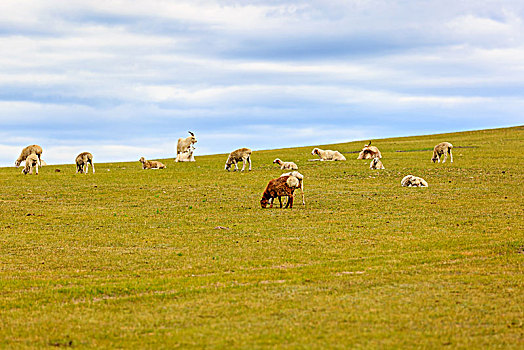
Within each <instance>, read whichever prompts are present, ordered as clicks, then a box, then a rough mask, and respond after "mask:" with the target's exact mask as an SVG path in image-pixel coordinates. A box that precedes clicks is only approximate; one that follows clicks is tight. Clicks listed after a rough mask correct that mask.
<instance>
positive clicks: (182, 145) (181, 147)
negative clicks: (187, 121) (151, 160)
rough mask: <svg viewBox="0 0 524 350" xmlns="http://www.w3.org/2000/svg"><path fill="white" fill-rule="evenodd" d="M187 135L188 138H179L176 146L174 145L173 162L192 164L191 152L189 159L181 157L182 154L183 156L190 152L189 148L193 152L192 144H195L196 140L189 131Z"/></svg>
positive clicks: (193, 159)
mask: <svg viewBox="0 0 524 350" xmlns="http://www.w3.org/2000/svg"><path fill="white" fill-rule="evenodd" d="M188 133H189V135H190V136H188V137H186V138H185V139H184V138H179V139H178V142H177V145H176V158H175V162H194V161H195V158H193V152H192V151H191V154H190V155H189V157H187V155H186V156H182V154H185V153H186V152H188V151H190V150H191V148H193V150H194V146H193V145H194V144H195V143H196V142H197V139H196V137H195V134H193V133H192V132H191V131H188Z"/></svg>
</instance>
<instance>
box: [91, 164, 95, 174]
mask: <svg viewBox="0 0 524 350" xmlns="http://www.w3.org/2000/svg"><path fill="white" fill-rule="evenodd" d="M91 170H93V174H94V173H95V165H94V164H93V162H91Z"/></svg>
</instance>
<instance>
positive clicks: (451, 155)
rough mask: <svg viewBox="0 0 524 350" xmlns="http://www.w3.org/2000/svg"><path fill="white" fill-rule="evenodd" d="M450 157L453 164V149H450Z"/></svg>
mask: <svg viewBox="0 0 524 350" xmlns="http://www.w3.org/2000/svg"><path fill="white" fill-rule="evenodd" d="M449 156H450V157H451V163H453V153H451V148H450V149H449Z"/></svg>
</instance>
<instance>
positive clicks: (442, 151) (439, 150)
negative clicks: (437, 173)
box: [431, 142, 453, 163]
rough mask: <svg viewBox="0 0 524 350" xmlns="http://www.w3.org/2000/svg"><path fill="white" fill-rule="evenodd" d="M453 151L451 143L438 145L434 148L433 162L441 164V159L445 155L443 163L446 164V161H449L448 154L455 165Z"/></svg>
mask: <svg viewBox="0 0 524 350" xmlns="http://www.w3.org/2000/svg"><path fill="white" fill-rule="evenodd" d="M452 149H453V145H452V144H451V143H449V142H441V143H439V144H438V145H436V146H435V148H433V157H432V158H431V161H432V162H433V163H435V162H436V161H437V160H438V162H439V163H440V158H441V157H442V155H444V160H443V161H442V163H445V162H446V159H448V154H449V156H450V157H451V163H453V154H451V150H452Z"/></svg>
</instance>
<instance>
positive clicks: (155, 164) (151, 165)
mask: <svg viewBox="0 0 524 350" xmlns="http://www.w3.org/2000/svg"><path fill="white" fill-rule="evenodd" d="M138 161H139V162H140V163H142V169H165V168H166V166H165V165H164V164H162V163H161V162H159V161H157V160H146V159H145V158H144V157H142V158H140V159H139V160H138Z"/></svg>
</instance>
